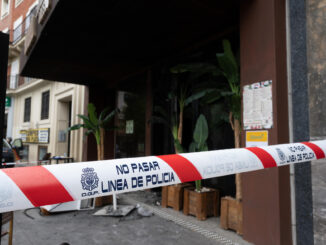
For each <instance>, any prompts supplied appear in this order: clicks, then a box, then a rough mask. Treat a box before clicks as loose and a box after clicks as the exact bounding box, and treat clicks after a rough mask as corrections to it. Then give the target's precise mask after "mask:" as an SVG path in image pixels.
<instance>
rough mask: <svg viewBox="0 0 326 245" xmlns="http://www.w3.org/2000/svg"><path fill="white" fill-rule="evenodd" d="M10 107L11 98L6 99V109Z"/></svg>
mask: <svg viewBox="0 0 326 245" xmlns="http://www.w3.org/2000/svg"><path fill="white" fill-rule="evenodd" d="M10 106H11V97H6V107H10Z"/></svg>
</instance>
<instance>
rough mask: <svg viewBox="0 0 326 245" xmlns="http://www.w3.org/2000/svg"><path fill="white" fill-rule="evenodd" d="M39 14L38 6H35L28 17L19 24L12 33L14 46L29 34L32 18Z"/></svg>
mask: <svg viewBox="0 0 326 245" xmlns="http://www.w3.org/2000/svg"><path fill="white" fill-rule="evenodd" d="M36 13H37V6H35V7H34V8H33V9H32V10H31V12H30V13H29V14H28V15H27V16H26V18H25V19H24V20H23V21H22V23H21V24H19V25H18V26H17V27H16V28H15V29H14V30H12V31H11V35H12V37H11V38H12V39H11V40H12V42H11V43H12V44H13V45H15V44H16V43H17V42H18V41H19V40H21V39H22V38H23V37H24V36H25V35H26V33H27V30H28V27H29V25H30V23H31V19H32V18H31V17H32V16H35V15H36Z"/></svg>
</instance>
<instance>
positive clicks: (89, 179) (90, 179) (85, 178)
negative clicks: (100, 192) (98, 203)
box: [80, 168, 99, 191]
mask: <svg viewBox="0 0 326 245" xmlns="http://www.w3.org/2000/svg"><path fill="white" fill-rule="evenodd" d="M83 172H84V173H83V174H82V175H81V181H80V182H81V184H82V187H83V190H87V191H92V190H94V189H95V188H97V187H98V181H99V179H98V177H97V174H96V173H95V172H94V168H83Z"/></svg>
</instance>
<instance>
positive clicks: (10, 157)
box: [1, 139, 23, 168]
mask: <svg viewBox="0 0 326 245" xmlns="http://www.w3.org/2000/svg"><path fill="white" fill-rule="evenodd" d="M22 149H23V143H22V140H21V139H15V140H14V141H13V143H12V145H11V144H9V143H8V142H7V141H6V140H5V139H3V146H2V160H1V163H2V166H3V167H4V168H13V167H15V165H16V160H17V159H15V154H14V151H16V153H17V155H18V156H19V155H20V154H19V153H20V151H21V150H22Z"/></svg>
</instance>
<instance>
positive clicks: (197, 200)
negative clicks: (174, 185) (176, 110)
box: [183, 114, 219, 220]
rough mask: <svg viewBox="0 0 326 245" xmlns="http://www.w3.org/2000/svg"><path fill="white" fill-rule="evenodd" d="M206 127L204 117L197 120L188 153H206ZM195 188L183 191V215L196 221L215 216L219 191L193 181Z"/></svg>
mask: <svg viewBox="0 0 326 245" xmlns="http://www.w3.org/2000/svg"><path fill="white" fill-rule="evenodd" d="M207 138H208V125H207V120H206V118H205V116H204V115H202V114H201V115H200V116H199V117H198V119H197V122H196V126H195V130H194V133H193V142H192V143H191V144H190V146H189V152H198V151H207V150H208V147H207V143H206V141H207ZM195 184H196V187H186V188H185V190H184V202H183V213H184V214H185V215H188V214H191V215H195V216H196V217H197V219H198V220H205V219H206V218H207V216H217V215H218V210H219V191H218V190H217V189H213V188H206V187H202V184H201V180H196V181H195Z"/></svg>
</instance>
